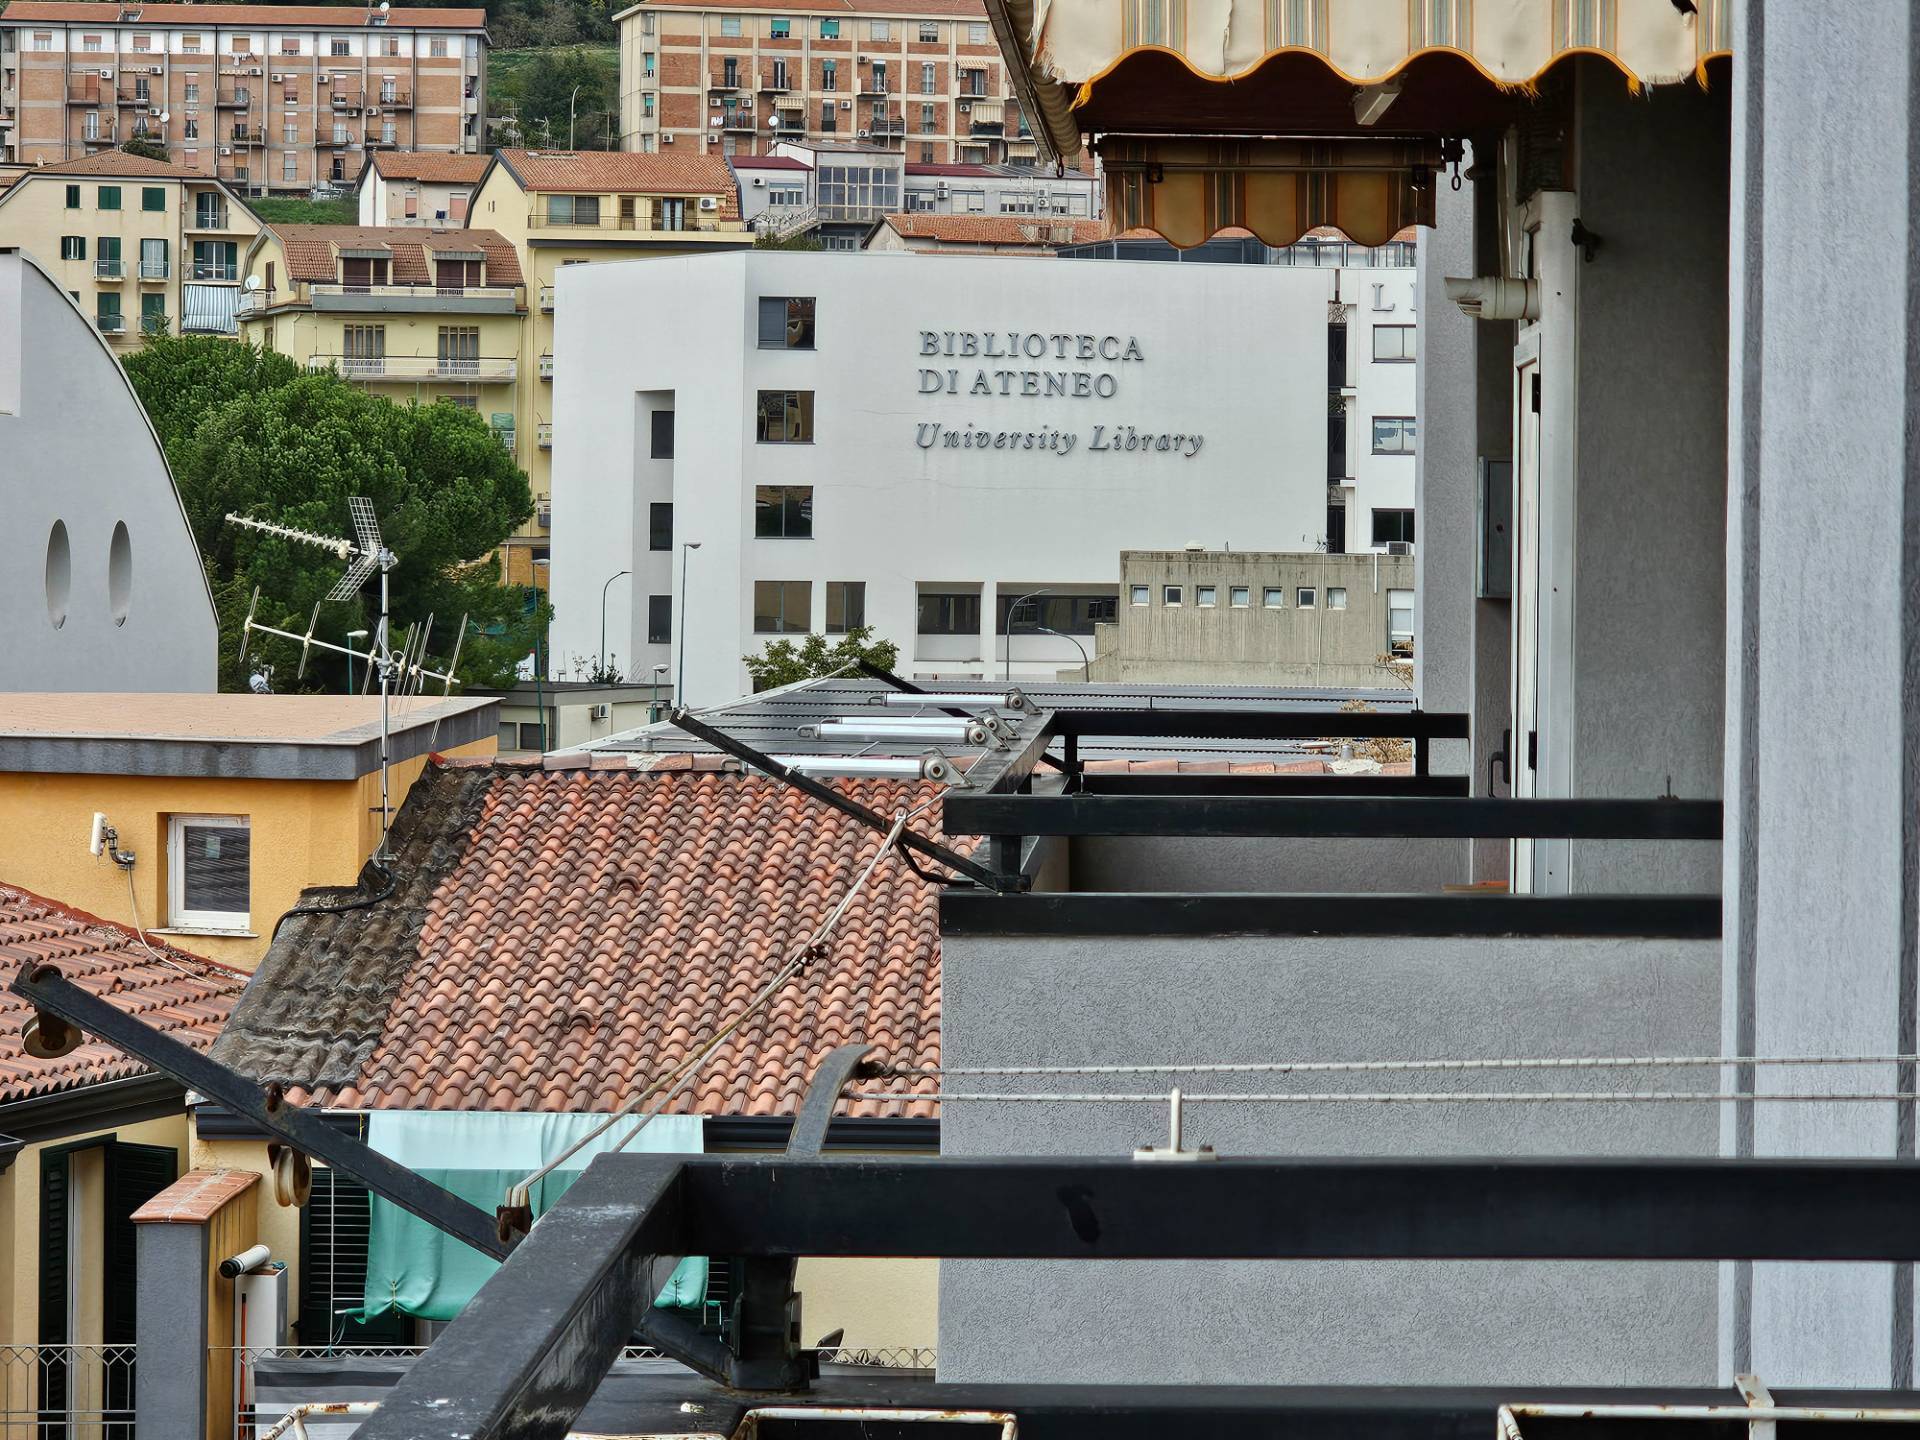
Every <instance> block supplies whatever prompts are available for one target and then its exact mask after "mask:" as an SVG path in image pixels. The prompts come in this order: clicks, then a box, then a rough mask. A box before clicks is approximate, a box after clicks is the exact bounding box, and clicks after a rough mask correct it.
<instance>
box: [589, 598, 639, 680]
mask: <svg viewBox="0 0 1920 1440" xmlns="http://www.w3.org/2000/svg"><path fill="white" fill-rule="evenodd" d="M632 573H633V571H631V570H622V571H620V572H619V574H616V575H609V576H608V577H607V583H606V584H605V585H602V586H601V587H600V667H599V669H598V670H597V671H596V672H595V678H596V679H597V680H598V681H599V683H600V684H602V685H604V684H606V681H607V590H608V588H609V587H610V586H612V584H613V582H614V581H616V580H618V579H619V578H620V576H621V575H631V574H632Z"/></svg>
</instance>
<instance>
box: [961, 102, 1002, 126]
mask: <svg viewBox="0 0 1920 1440" xmlns="http://www.w3.org/2000/svg"><path fill="white" fill-rule="evenodd" d="M966 103H968V104H970V105H971V106H972V107H973V108H972V109H971V110H970V111H969V112H968V113H969V114H970V115H972V117H973V120H974V123H975V124H979V125H997V124H999V123H1000V122H1001V121H1003V120H1005V119H1006V118H1007V109H1006V106H1005V105H1004V104H1003V103H1002V102H1000V101H998V100H972V101H968V102H966Z"/></svg>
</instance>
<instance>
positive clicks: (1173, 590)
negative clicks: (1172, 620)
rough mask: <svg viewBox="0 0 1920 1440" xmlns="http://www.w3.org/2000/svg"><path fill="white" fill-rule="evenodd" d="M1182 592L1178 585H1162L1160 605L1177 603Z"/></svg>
mask: <svg viewBox="0 0 1920 1440" xmlns="http://www.w3.org/2000/svg"><path fill="white" fill-rule="evenodd" d="M1183 593H1184V592H1183V591H1182V590H1181V589H1180V587H1179V586H1178V585H1164V586H1162V587H1161V589H1160V603H1161V604H1162V605H1178V604H1179V603H1180V601H1181V597H1182V595H1183Z"/></svg>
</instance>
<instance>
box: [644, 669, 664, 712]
mask: <svg viewBox="0 0 1920 1440" xmlns="http://www.w3.org/2000/svg"><path fill="white" fill-rule="evenodd" d="M666 673H667V667H666V666H665V665H656V666H654V667H653V678H652V679H651V680H650V681H649V682H648V688H647V723H648V724H649V725H652V724H655V723H657V722H658V721H659V719H660V677H661V676H663V675H665V674H666Z"/></svg>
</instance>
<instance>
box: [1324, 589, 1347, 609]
mask: <svg viewBox="0 0 1920 1440" xmlns="http://www.w3.org/2000/svg"><path fill="white" fill-rule="evenodd" d="M1346 608H1347V587H1346V586H1344V585H1329V586H1328V587H1327V609H1329V610H1344V609H1346Z"/></svg>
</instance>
